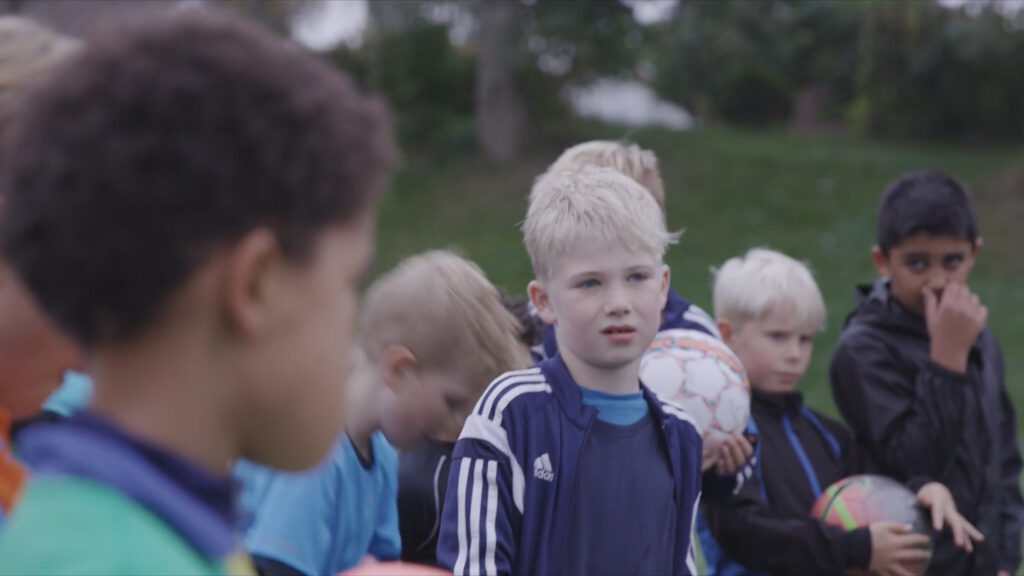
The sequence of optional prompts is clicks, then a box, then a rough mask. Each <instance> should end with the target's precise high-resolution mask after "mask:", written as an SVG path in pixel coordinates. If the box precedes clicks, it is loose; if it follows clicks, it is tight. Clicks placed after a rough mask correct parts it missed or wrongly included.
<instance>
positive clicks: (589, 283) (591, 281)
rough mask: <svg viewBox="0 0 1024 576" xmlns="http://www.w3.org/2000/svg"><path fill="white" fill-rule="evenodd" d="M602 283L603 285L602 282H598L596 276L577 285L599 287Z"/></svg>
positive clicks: (580, 286) (579, 286)
mask: <svg viewBox="0 0 1024 576" xmlns="http://www.w3.org/2000/svg"><path fill="white" fill-rule="evenodd" d="M600 285H601V283H600V282H598V281H597V280H595V279H594V278H589V279H587V280H583V281H581V282H580V283H579V284H577V285H576V286H577V287H578V288H597V287H598V286H600Z"/></svg>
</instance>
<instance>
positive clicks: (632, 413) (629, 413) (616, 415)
mask: <svg viewBox="0 0 1024 576" xmlns="http://www.w3.org/2000/svg"><path fill="white" fill-rule="evenodd" d="M580 391H581V392H583V404H585V405H587V406H594V407H596V408H597V419H598V420H600V421H602V422H607V423H609V424H615V425H616V426H627V425H629V424H633V423H635V422H637V421H638V420H640V419H641V418H643V417H644V416H646V415H647V413H648V412H650V410H651V408H650V407H649V406H648V405H647V401H646V400H644V395H643V392H640V391H637V392H634V393H632V394H611V393H609V392H602V391H600V390H593V389H591V388H587V387H586V386H580Z"/></svg>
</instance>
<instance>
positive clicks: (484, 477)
mask: <svg viewBox="0 0 1024 576" xmlns="http://www.w3.org/2000/svg"><path fill="white" fill-rule="evenodd" d="M523 235H524V239H525V243H526V248H527V251H528V252H529V254H530V260H531V262H532V264H533V269H534V273H535V274H536V279H535V280H533V281H532V282H530V285H529V288H528V291H529V295H530V299H531V301H532V302H533V304H534V306H535V307H536V308H537V312H538V314H539V315H540V317H541V319H542V320H544V321H545V322H546V323H548V324H551V325H553V326H554V327H555V332H556V336H557V339H558V343H559V349H560V352H559V353H558V354H557V355H555V356H554V357H552V358H550V359H548V360H545V361H543V362H541V363H540V364H539V365H538V366H536V367H534V368H531V369H529V370H520V371H516V372H509V373H506V374H504V375H502V376H501V377H500V378H498V379H497V380H495V381H494V382H493V383H492V384H491V385H490V386H489V387H488V389H487V391H486V392H484V395H483V396H482V397H481V398H480V401H479V402H477V405H476V407H475V408H474V409H473V412H472V413H471V414H470V416H469V418H468V419H467V420H466V424H465V427H464V428H463V430H462V435H461V436H460V437H459V441H458V443H457V444H456V446H455V452H454V454H453V456H452V458H453V460H452V466H451V476H450V479H449V482H448V494H447V500H446V502H445V507H444V516H443V519H442V522H441V536H440V538H439V541H438V561H439V563H440V564H441V565H442V566H444V567H446V568H449V569H451V570H453V571H454V572H455V574H460V575H461V574H478V573H482V574H692V573H694V572H695V569H696V567H695V562H694V556H693V548H692V546H691V542H690V533H691V530H692V528H693V519H694V515H695V513H696V507H697V501H698V498H699V496H700V474H701V468H700V451H701V439H700V435H699V432H698V431H697V429H696V428H695V426H694V424H693V422H692V420H691V419H690V417H689V416H688V415H686V413H685V412H683V411H682V410H681V409H679V408H678V407H677V406H675V405H673V404H671V403H668V402H665V401H663V400H659V399H657V398H656V397H655V396H654V395H653V394H651V393H650V392H649V391H648V390H647V389H646V388H644V387H643V386H642V385H641V383H640V381H639V377H638V374H639V365H640V358H641V356H642V354H643V353H644V350H646V349H647V346H649V345H650V343H651V341H652V340H653V338H654V335H655V333H656V332H657V331H658V325H659V324H660V323H661V311H662V308H663V307H664V305H665V298H666V295H667V293H668V286H669V270H668V267H667V266H666V265H665V264H664V263H663V260H662V259H663V256H664V254H665V250H666V249H667V247H668V245H669V244H670V243H672V242H674V241H675V236H674V235H673V234H670V233H669V232H668V231H667V230H666V229H665V221H664V218H663V217H662V214H661V210H660V209H659V207H658V204H657V203H656V202H655V201H654V199H653V198H652V197H651V195H650V194H648V193H647V191H646V190H644V189H643V187H642V186H640V185H639V184H637V183H636V182H634V181H633V180H631V179H629V178H627V177H626V176H624V175H622V174H620V173H618V172H616V171H614V170H610V169H606V168H594V169H589V170H583V171H581V172H577V173H559V174H552V175H549V176H545V177H542V178H541V179H540V180H538V182H537V183H536V184H535V185H534V189H533V191H532V193H531V195H530V206H529V209H528V212H527V215H526V221H525V222H524V224H523Z"/></svg>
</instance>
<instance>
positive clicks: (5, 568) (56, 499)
mask: <svg viewBox="0 0 1024 576" xmlns="http://www.w3.org/2000/svg"><path fill="white" fill-rule="evenodd" d="M251 573H252V569H251V565H249V563H248V561H247V559H246V558H245V556H244V554H238V555H234V556H231V557H230V558H229V559H228V560H227V561H223V562H218V563H215V562H214V561H212V560H210V559H207V558H203V557H202V556H200V555H199V553H198V552H196V550H194V549H193V548H192V547H191V546H189V544H188V543H187V542H186V541H185V540H184V539H183V538H182V537H181V536H180V535H178V533H177V532H175V531H174V530H172V529H171V528H170V527H169V526H168V525H167V524H166V523H164V522H163V521H162V520H161V519H160V518H158V517H157V516H156V515H155V514H153V513H152V512H150V511H149V510H147V509H146V508H143V507H142V506H139V505H138V504H136V503H135V502H134V501H132V500H131V499H129V498H127V497H126V496H124V495H122V494H121V493H119V492H117V491H116V490H113V489H111V488H109V487H107V486H104V485H103V484H99V483H97V482H93V481H91V480H86V479H81V478H75V477H69V476H64V477H52V478H42V479H37V480H34V481H32V482H31V483H30V484H29V486H28V489H27V490H26V491H25V493H24V495H23V497H22V499H21V500H20V501H19V503H18V507H17V509H16V510H15V512H14V514H13V515H12V516H11V518H10V521H9V522H8V524H7V525H6V527H5V529H4V531H3V533H2V534H0V574H3V575H6V574H11V575H25V574H69V575H70V574H104V575H117V574H124V575H126V576H128V575H144V574H163V575H166V574H189V575H192V574H214V575H224V576H228V575H241V574H251Z"/></svg>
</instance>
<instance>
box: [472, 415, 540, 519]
mask: <svg viewBox="0 0 1024 576" xmlns="http://www.w3.org/2000/svg"><path fill="white" fill-rule="evenodd" d="M463 438H472V439H474V440H482V441H484V442H487V443H488V444H490V445H491V446H494V447H495V448H496V449H497V450H498V451H499V452H501V453H502V454H504V455H505V456H506V457H508V461H509V464H510V465H511V468H512V502H513V504H515V507H516V510H518V511H519V512H520V513H522V511H523V498H524V496H525V494H524V493H525V491H526V475H525V474H524V473H523V467H522V466H520V465H519V461H518V460H516V457H515V456H514V455H513V454H512V447H511V446H510V445H509V442H508V433H507V432H505V429H504V428H502V427H501V426H499V425H498V424H495V423H494V422H493V421H491V420H488V419H487V418H484V417H483V416H480V415H479V414H470V415H469V418H466V423H465V424H464V425H463V427H462V434H461V435H459V439H460V440H461V439H463Z"/></svg>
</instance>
